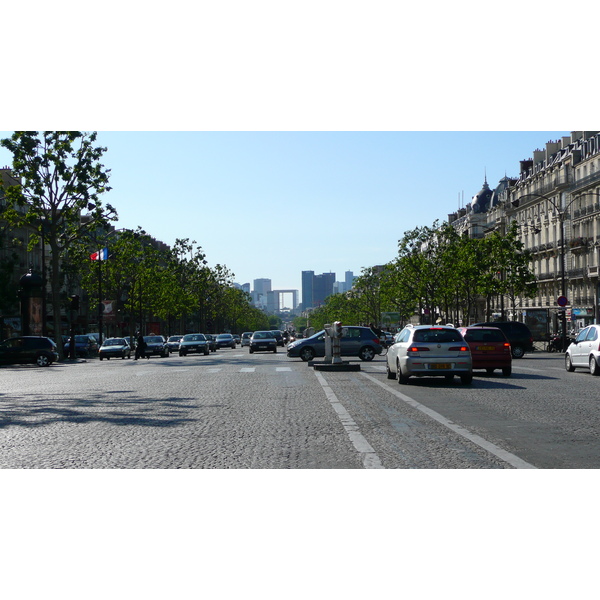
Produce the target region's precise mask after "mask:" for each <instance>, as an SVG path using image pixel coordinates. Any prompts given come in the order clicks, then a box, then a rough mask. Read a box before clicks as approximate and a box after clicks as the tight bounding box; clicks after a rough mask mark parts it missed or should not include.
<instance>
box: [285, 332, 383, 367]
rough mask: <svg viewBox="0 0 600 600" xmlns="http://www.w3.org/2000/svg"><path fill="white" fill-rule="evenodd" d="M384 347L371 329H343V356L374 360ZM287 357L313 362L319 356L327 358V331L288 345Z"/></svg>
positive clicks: (341, 345) (341, 340)
mask: <svg viewBox="0 0 600 600" xmlns="http://www.w3.org/2000/svg"><path fill="white" fill-rule="evenodd" d="M382 350H383V347H382V345H381V342H380V340H379V337H378V336H377V334H376V333H375V332H374V331H373V330H372V329H371V328H370V327H359V326H355V325H349V326H345V327H342V337H341V339H340V354H341V356H358V357H359V358H360V359H361V360H366V361H368V360H373V358H374V357H375V355H377V354H381V352H382ZM287 355H288V356H289V357H290V358H296V357H300V358H301V359H302V360H304V361H309V360H313V359H314V358H315V357H317V356H325V331H324V330H323V331H319V332H317V333H315V334H314V335H312V336H310V337H308V338H304V339H300V340H296V341H295V342H292V343H291V344H288V347H287Z"/></svg>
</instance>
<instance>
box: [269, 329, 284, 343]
mask: <svg viewBox="0 0 600 600" xmlns="http://www.w3.org/2000/svg"><path fill="white" fill-rule="evenodd" d="M271 333H272V334H273V335H274V336H275V339H276V340H277V345H278V346H281V347H282V348H283V347H284V346H285V343H284V341H283V331H281V330H279V329H271Z"/></svg>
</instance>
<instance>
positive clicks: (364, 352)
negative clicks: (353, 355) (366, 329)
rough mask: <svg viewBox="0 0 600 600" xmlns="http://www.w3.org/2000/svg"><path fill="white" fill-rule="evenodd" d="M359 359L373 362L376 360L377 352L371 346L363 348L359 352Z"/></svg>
mask: <svg viewBox="0 0 600 600" xmlns="http://www.w3.org/2000/svg"><path fill="white" fill-rule="evenodd" d="M358 357H359V358H360V360H366V361H369V360H373V359H374V358H375V350H373V348H371V346H363V347H362V348H361V349H360V350H359V352H358Z"/></svg>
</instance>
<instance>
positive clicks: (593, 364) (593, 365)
mask: <svg viewBox="0 0 600 600" xmlns="http://www.w3.org/2000/svg"><path fill="white" fill-rule="evenodd" d="M590 373H591V374H592V375H595V376H596V377H598V375H600V368H599V367H598V363H597V361H596V358H595V357H594V356H590Z"/></svg>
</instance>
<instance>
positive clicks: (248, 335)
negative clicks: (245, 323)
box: [241, 331, 253, 348]
mask: <svg viewBox="0 0 600 600" xmlns="http://www.w3.org/2000/svg"><path fill="white" fill-rule="evenodd" d="M252 333H253V332H252V331H246V332H244V333H242V338H241V345H242V348H243V347H244V346H249V345H250V338H251V337H252Z"/></svg>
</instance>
